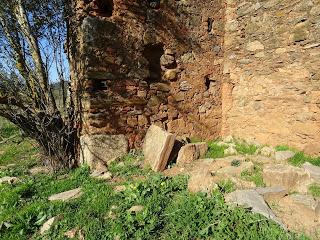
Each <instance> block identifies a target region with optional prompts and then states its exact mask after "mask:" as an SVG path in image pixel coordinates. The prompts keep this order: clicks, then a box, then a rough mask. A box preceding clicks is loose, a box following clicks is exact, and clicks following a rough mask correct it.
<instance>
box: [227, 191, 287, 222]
mask: <svg viewBox="0 0 320 240" xmlns="http://www.w3.org/2000/svg"><path fill="white" fill-rule="evenodd" d="M225 200H226V202H228V203H234V204H237V205H240V206H244V207H249V208H251V211H252V212H254V213H259V214H261V215H263V216H265V217H267V218H269V219H272V220H273V221H275V222H276V223H278V224H280V225H281V226H284V225H283V224H282V222H281V221H280V219H278V218H277V217H276V215H275V214H274V213H273V211H272V210H271V209H270V208H269V206H268V205H267V204H266V202H265V201H264V199H263V197H262V196H261V195H260V194H259V193H258V192H257V191H255V190H237V191H234V192H232V193H229V194H227V195H226V196H225Z"/></svg>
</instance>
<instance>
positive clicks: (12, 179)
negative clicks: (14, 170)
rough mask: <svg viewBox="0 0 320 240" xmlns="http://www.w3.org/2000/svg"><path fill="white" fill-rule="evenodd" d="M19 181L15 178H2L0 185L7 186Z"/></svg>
mask: <svg viewBox="0 0 320 240" xmlns="http://www.w3.org/2000/svg"><path fill="white" fill-rule="evenodd" d="M18 181H19V179H18V178H16V177H2V178H0V184H2V183H8V184H15V183H17V182H18Z"/></svg>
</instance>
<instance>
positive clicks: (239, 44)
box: [222, 0, 320, 154]
mask: <svg viewBox="0 0 320 240" xmlns="http://www.w3.org/2000/svg"><path fill="white" fill-rule="evenodd" d="M319 21H320V2H319V1H318V0H316V1H311V0H300V1H299V0H298V1H291V0H268V1H255V0H254V1H253V0H247V1H242V0H228V1H227V8H226V25H225V29H226V32H225V38H224V39H225V40H224V42H225V43H224V48H225V55H224V69H223V73H224V84H223V87H222V102H223V127H222V135H225V136H226V135H234V136H237V137H241V138H245V139H249V140H254V141H257V142H260V143H264V144H270V145H278V144H281V145H286V144H287V145H289V146H293V147H296V148H298V149H300V150H304V151H306V152H307V153H310V154H319V153H320V60H319V59H320V42H319V39H320V25H319Z"/></svg>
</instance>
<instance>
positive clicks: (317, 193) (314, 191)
mask: <svg viewBox="0 0 320 240" xmlns="http://www.w3.org/2000/svg"><path fill="white" fill-rule="evenodd" d="M309 193H310V194H311V195H312V196H314V197H320V185H319V184H312V185H311V186H310V187H309Z"/></svg>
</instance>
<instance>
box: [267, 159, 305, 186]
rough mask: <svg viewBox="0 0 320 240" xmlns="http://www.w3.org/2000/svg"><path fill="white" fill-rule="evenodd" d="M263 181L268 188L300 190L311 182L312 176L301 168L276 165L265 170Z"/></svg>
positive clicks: (268, 166)
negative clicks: (279, 187) (278, 187)
mask: <svg viewBox="0 0 320 240" xmlns="http://www.w3.org/2000/svg"><path fill="white" fill-rule="evenodd" d="M263 180H264V182H265V184H266V185H267V186H270V187H275V186H283V187H285V188H286V189H287V190H298V189H300V188H301V187H303V186H305V185H306V183H307V182H308V181H310V175H309V174H308V173H307V172H306V171H305V170H304V169H301V168H297V167H293V166H289V165H284V164H276V165H267V166H265V167H264V169H263Z"/></svg>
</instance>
